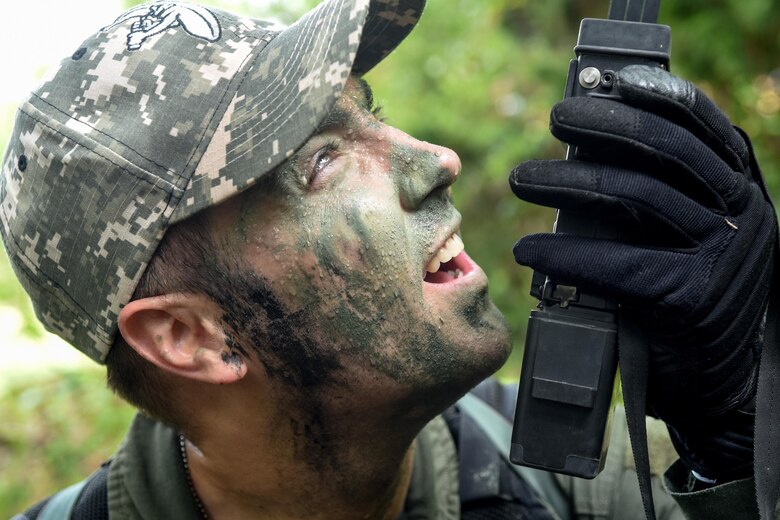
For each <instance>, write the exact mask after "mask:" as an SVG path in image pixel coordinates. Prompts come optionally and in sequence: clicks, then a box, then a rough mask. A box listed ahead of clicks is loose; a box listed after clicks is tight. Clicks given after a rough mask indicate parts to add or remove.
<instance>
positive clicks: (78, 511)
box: [12, 460, 111, 520]
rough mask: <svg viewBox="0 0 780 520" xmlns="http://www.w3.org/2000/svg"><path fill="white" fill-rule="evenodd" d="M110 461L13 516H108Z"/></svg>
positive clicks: (58, 519) (31, 519)
mask: <svg viewBox="0 0 780 520" xmlns="http://www.w3.org/2000/svg"><path fill="white" fill-rule="evenodd" d="M110 465H111V461H110V460H109V461H108V462H104V463H103V464H102V465H101V466H100V468H98V469H97V470H96V471H95V472H94V473H92V475H90V476H89V477H87V478H85V479H84V480H82V481H81V482H77V483H76V484H73V485H72V486H70V487H67V488H65V489H63V490H62V491H59V492H57V493H55V494H53V495H52V496H50V497H49V498H48V499H46V500H44V501H41V502H38V503H37V504H35V505H34V506H32V507H31V508H30V509H28V510H27V511H25V512H24V513H23V514H19V515H16V516H15V517H13V519H12V520H71V519H72V520H106V519H107V518H108V469H109V467H110Z"/></svg>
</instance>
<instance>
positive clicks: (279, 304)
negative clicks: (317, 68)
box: [220, 82, 509, 431]
mask: <svg viewBox="0 0 780 520" xmlns="http://www.w3.org/2000/svg"><path fill="white" fill-rule="evenodd" d="M364 104H365V100H364V99H363V98H362V95H361V89H359V88H357V87H356V86H355V83H354V82H351V83H350V86H349V87H348V89H347V91H346V92H345V95H343V96H342V98H341V99H340V100H339V102H338V103H337V108H336V111H335V112H334V114H332V117H331V118H330V120H329V121H327V122H326V123H325V124H324V125H323V127H322V128H321V132H320V133H318V134H316V135H314V136H313V137H312V138H311V139H310V140H309V141H308V142H307V143H306V144H305V145H304V146H303V148H302V149H301V150H299V151H298V152H297V153H296V154H295V155H294V156H293V157H292V158H291V159H290V160H289V161H288V162H287V163H286V164H285V165H284V166H283V167H282V168H280V169H279V170H278V171H277V172H276V174H275V178H274V180H273V182H268V183H266V184H265V185H263V186H258V187H256V188H253V189H252V190H250V191H249V192H247V193H246V194H245V195H243V197H245V200H244V201H243V202H242V204H241V210H240V211H239V212H238V216H237V218H236V222H235V224H234V225H233V226H232V228H231V229H232V230H233V231H234V234H235V238H234V242H235V244H237V246H236V248H237V250H238V251H239V252H240V254H239V256H240V259H241V260H240V264H241V265H240V266H239V268H238V269H235V270H232V271H231V277H232V278H234V282H235V288H236V291H237V294H234V295H231V296H230V297H229V298H228V297H227V296H225V297H224V298H223V300H224V301H221V302H220V303H221V305H222V306H223V309H225V315H226V322H227V323H228V325H229V327H230V328H231V329H233V332H234V333H235V339H236V341H237V342H239V343H242V344H243V347H244V349H245V350H248V351H255V352H257V354H258V357H259V358H260V359H261V361H262V362H263V364H264V366H265V367H266V370H267V372H268V374H269V376H270V377H271V378H272V379H274V380H275V381H279V383H280V384H281V385H282V386H283V387H285V388H287V391H288V392H289V394H288V395H290V396H297V397H296V398H295V399H296V401H297V402H298V403H304V402H305V403H307V404H306V406H307V407H308V409H309V411H310V417H311V416H315V415H316V416H317V420H316V421H314V423H316V424H318V425H323V424H326V423H327V419H326V418H322V417H320V416H319V415H317V414H318V413H320V412H318V410H322V409H323V403H327V402H330V401H331V400H332V399H333V398H334V396H336V395H338V396H339V399H343V400H344V401H345V402H350V403H356V404H355V407H356V408H359V407H360V406H369V405H371V404H372V403H373V404H375V405H376V406H387V407H388V409H390V411H389V412H388V413H396V414H400V413H404V410H405V409H407V408H408V407H416V408H418V409H420V410H423V409H426V408H428V407H429V408H430V409H434V408H437V410H436V411H435V412H434V413H436V412H438V411H440V409H441V408H443V407H444V406H446V405H447V404H449V403H450V402H452V401H453V400H454V399H455V398H457V396H458V395H461V394H462V393H463V392H465V391H466V390H467V389H468V388H470V387H471V386H473V385H474V384H476V383H477V382H478V381H480V380H481V379H483V378H484V377H486V376H487V375H489V374H490V373H492V372H493V371H495V370H496V369H497V368H499V367H500V366H501V364H502V363H503V361H504V360H505V359H506V356H507V355H508V352H509V338H508V328H507V326H506V323H505V321H504V319H503V317H502V316H501V314H500V312H499V311H498V310H497V309H496V308H495V306H494V305H493V304H492V302H491V301H490V299H489V297H488V295H487V279H486V278H485V275H484V273H483V272H482V270H481V269H480V268H479V267H478V266H477V265H476V264H474V263H473V262H472V261H471V260H470V259H469V258H468V256H467V255H466V254H465V253H462V252H461V249H462V248H459V247H457V246H456V245H452V244H456V243H457V241H458V239H453V238H452V235H453V234H456V233H457V232H458V229H459V226H460V214H459V213H458V212H457V211H456V210H455V208H454V207H453V206H452V203H451V200H450V196H449V189H448V188H449V186H450V185H451V184H452V182H454V180H455V178H456V177H457V175H458V172H459V168H460V163H459V160H458V159H457V156H455V155H454V153H453V152H451V151H450V150H446V149H443V148H440V147H436V146H433V145H430V144H428V143H423V142H420V141H417V140H415V139H413V138H411V137H410V136H408V135H406V134H404V133H403V132H400V131H399V130H397V129H394V128H392V127H389V126H387V125H384V124H383V123H381V122H379V121H377V120H376V119H375V118H374V117H373V115H372V114H371V112H370V110H369V107H367V106H363V105H364ZM445 249H446V250H448V251H449V252H450V253H453V254H455V257H454V258H452V259H450V258H449V257H448V256H447V253H446V252H443V250H445ZM450 256H452V255H451V254H450ZM437 259H441V262H443V263H442V265H443V266H444V269H442V270H440V271H439V272H437V273H435V274H431V275H427V276H426V267H428V268H431V269H432V267H431V264H432V262H433V263H434V264H435V263H436V262H435V261H438V260H437ZM426 280H427V281H426ZM227 300H229V301H227ZM247 343H249V344H247ZM345 406H346V405H345ZM420 413H421V414H424V413H427V412H424V411H421V412H420ZM310 422H311V421H310ZM321 430H322V431H327V425H325V426H322V428H321ZM301 431H303V429H302V430H301Z"/></svg>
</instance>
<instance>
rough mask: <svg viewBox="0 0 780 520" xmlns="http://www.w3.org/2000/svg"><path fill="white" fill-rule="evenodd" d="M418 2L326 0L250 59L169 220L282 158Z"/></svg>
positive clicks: (209, 202)
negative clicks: (251, 60) (241, 79)
mask: <svg viewBox="0 0 780 520" xmlns="http://www.w3.org/2000/svg"><path fill="white" fill-rule="evenodd" d="M424 5H425V0H400V1H397V2H385V1H383V0H372V1H367V0H328V1H326V2H323V3H322V4H320V5H319V6H318V7H317V8H316V9H314V10H312V11H310V12H309V13H307V14H306V15H305V16H304V17H302V18H301V19H300V20H298V21H297V22H296V23H295V24H293V25H291V26H290V27H288V28H287V29H285V30H283V31H281V32H280V33H279V34H278V35H277V36H276V37H275V38H273V39H272V40H271V41H270V42H269V43H268V45H266V46H265V48H263V49H262V50H261V51H260V52H258V53H257V55H256V56H255V57H254V59H253V62H252V63H251V64H250V65H248V71H247V73H246V77H245V78H244V80H243V81H242V83H241V86H240V87H239V88H238V91H237V92H236V95H235V96H234V98H233V101H232V102H231V103H230V105H229V106H228V107H227V109H226V111H225V114H224V115H223V117H222V120H221V122H220V124H219V125H218V126H217V128H216V130H215V134H214V136H213V137H212V139H211V142H210V145H209V147H208V149H207V150H206V152H205V153H204V155H203V157H202V158H201V160H200V162H199V163H198V167H197V168H196V170H195V173H194V174H193V175H192V178H191V180H190V182H189V184H188V186H187V188H186V191H185V193H184V197H183V199H182V201H181V202H180V203H179V205H178V206H177V208H176V210H175V211H174V213H173V216H172V218H171V223H175V222H178V221H181V220H183V219H185V218H187V217H189V216H191V215H193V214H194V213H196V212H198V211H200V210H202V209H204V208H206V207H209V206H213V205H215V204H217V203H219V202H221V201H223V200H225V199H227V198H229V197H231V196H233V195H235V194H236V193H238V192H240V191H242V190H244V189H246V188H248V187H249V186H251V185H252V184H254V183H255V182H256V181H257V180H258V179H260V178H261V177H262V176H263V175H265V174H266V173H268V172H269V171H271V170H273V169H274V168H275V167H276V166H278V165H279V164H281V163H282V162H283V161H284V160H285V159H287V158H288V157H290V156H291V155H292V154H293V153H294V152H295V151H296V150H297V149H298V148H300V147H301V146H302V145H303V144H304V143H305V142H306V140H307V139H308V138H309V137H310V136H311V135H312V133H313V132H314V131H315V129H316V128H317V126H318V124H319V123H320V122H321V121H322V120H323V119H324V117H325V116H326V115H327V114H328V112H330V110H331V109H332V107H333V105H334V103H335V102H336V100H337V99H338V97H339V95H340V93H341V91H342V90H343V89H344V85H345V84H346V82H347V79H348V78H349V75H350V74H351V73H354V74H358V75H360V74H364V73H365V72H367V71H369V70H370V69H371V68H372V67H374V66H375V65H376V64H377V63H379V62H380V61H381V60H382V59H384V58H385V57H386V56H387V55H388V54H389V53H390V52H391V51H392V50H393V49H394V48H395V47H397V46H398V44H399V43H400V42H401V41H402V40H403V39H404V38H405V37H406V36H407V35H408V34H409V33H410V32H411V30H412V29H413V28H414V26H415V25H416V23H417V21H418V20H419V18H420V15H421V14H422V10H423V7H424Z"/></svg>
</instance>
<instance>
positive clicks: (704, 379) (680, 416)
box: [510, 66, 777, 479]
mask: <svg viewBox="0 0 780 520" xmlns="http://www.w3.org/2000/svg"><path fill="white" fill-rule="evenodd" d="M616 88H617V91H618V93H619V95H620V97H621V99H622V102H620V101H615V100H611V99H599V98H591V97H575V98H569V99H566V100H564V101H563V102H561V103H559V104H558V105H556V106H555V107H554V108H553V111H552V116H551V130H552V133H553V134H554V135H555V136H556V137H557V138H559V139H561V140H562V141H565V142H567V143H569V144H571V145H575V146H577V147H578V153H579V154H580V155H579V156H580V157H582V156H584V157H587V158H588V160H587V162H586V161H582V160H577V161H529V162H526V163H523V164H521V165H519V166H518V167H517V168H516V169H515V170H514V171H513V172H512V175H511V177H510V185H511V187H512V190H513V191H514V192H515V194H516V195H517V196H518V197H520V198H522V199H524V200H527V201H529V202H533V203H536V204H541V205H544V206H550V207H555V208H560V209H563V210H567V211H575V212H583V215H584V216H583V218H588V216H587V215H588V214H591V215H592V214H593V213H594V212H599V213H600V214H607V215H609V220H610V222H611V225H613V226H614V228H615V230H616V233H618V234H619V236H620V239H617V240H604V239H597V238H587V237H582V236H575V235H566V234H552V233H545V234H535V235H530V236H527V237H524V238H522V239H521V240H520V241H518V242H517V244H516V245H515V248H514V253H515V259H516V260H517V262H518V263H520V264H523V265H528V266H530V267H532V268H533V269H535V270H537V271H540V272H542V273H545V274H547V275H550V276H551V277H552V278H553V279H555V280H556V281H558V282H560V283H568V284H571V285H576V286H578V287H580V288H581V289H582V290H583V291H585V292H592V293H594V294H599V295H601V296H604V297H607V298H609V299H612V300H614V301H617V302H619V303H620V304H621V305H624V306H628V307H631V308H634V309H637V310H639V311H640V312H641V314H642V315H643V316H644V318H645V323H644V327H643V328H644V330H645V331H646V334H647V335H648V336H649V337H650V338H651V350H650V367H649V383H648V403H647V404H648V410H649V411H650V412H651V413H653V414H654V415H657V416H658V417H660V418H661V419H663V420H664V421H666V422H667V424H668V425H669V426H670V429H671V430H672V437H673V440H674V441H675V444H676V446H677V448H678V451H680V452H681V456H682V457H683V459H684V461H685V462H686V463H688V465H689V467H691V468H692V469H694V470H696V471H698V472H699V473H702V474H704V475H705V476H709V477H710V478H718V479H723V478H735V477H741V476H749V474H750V472H749V467H750V464H751V462H752V436H753V430H752V428H753V426H752V425H753V419H752V415H751V414H750V406H751V400H752V398H753V396H754V394H755V388H756V380H757V365H758V357H759V355H760V350H761V328H762V319H763V316H764V312H765V307H766V302H767V297H768V291H769V285H770V280H771V275H772V266H773V259H772V251H773V246H774V240H775V236H776V231H775V229H776V225H777V224H776V217H775V212H774V209H773V207H772V205H771V202H769V199H768V195H767V194H766V193H765V190H764V189H763V183H762V181H761V180H760V171H759V169H758V165H757V163H756V161H755V158H754V156H753V153H752V149H751V146H750V142H749V140H748V138H747V136H746V135H745V134H744V133H742V132H741V131H740V130H738V129H736V128H734V127H732V126H731V123H730V122H729V120H728V119H727V118H726V116H725V115H724V114H723V113H722V112H721V111H720V110H719V109H718V108H717V107H716V106H715V105H714V104H713V103H712V102H711V101H710V100H709V99H708V98H707V97H706V96H704V95H703V94H702V93H701V92H700V91H699V90H698V89H696V88H695V87H694V86H692V85H691V84H690V83H688V82H687V81H684V80H681V79H679V78H676V77H674V76H672V75H671V74H669V73H667V72H665V71H663V70H661V69H657V68H650V67H644V66H631V67H627V68H625V69H623V70H622V71H620V72H619V73H618V74H617V77H616Z"/></svg>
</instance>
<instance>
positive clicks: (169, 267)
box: [106, 212, 224, 429]
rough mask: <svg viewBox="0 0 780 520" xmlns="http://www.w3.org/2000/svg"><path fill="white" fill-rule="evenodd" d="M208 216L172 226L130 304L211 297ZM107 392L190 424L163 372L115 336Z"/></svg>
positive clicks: (214, 253)
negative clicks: (172, 295) (155, 298)
mask: <svg viewBox="0 0 780 520" xmlns="http://www.w3.org/2000/svg"><path fill="white" fill-rule="evenodd" d="M206 214H207V212H202V213H199V214H197V215H195V216H193V217H191V218H189V219H187V220H184V221H183V222H180V223H178V224H176V225H174V226H172V227H171V228H170V229H168V231H167V232H166V234H165V236H164V237H163V239H162V241H161V242H160V244H159V246H158V248H157V250H156V251H155V254H154V256H153V257H152V259H151V260H150V262H149V265H148V266H147V268H146V271H145V272H144V274H143V275H142V276H141V279H140V280H139V282H138V285H137V286H136V289H135V292H134V293H133V296H132V298H131V301H133V300H139V299H142V298H149V297H152V296H160V295H163V294H169V293H172V292H185V293H200V294H210V293H213V290H209V289H211V287H207V286H213V285H214V284H215V283H218V279H219V278H220V274H219V270H220V261H219V257H220V256H221V255H222V254H224V253H222V252H221V251H220V248H218V247H215V245H216V244H215V243H214V240H213V239H212V236H211V233H210V232H209V226H208V218H207V216H206ZM106 369H107V370H106V378H107V383H108V387H109V388H111V390H113V391H114V392H115V393H116V394H117V395H119V396H120V397H121V398H123V399H124V400H126V401H127V402H129V403H130V404H132V405H133V406H135V407H136V408H138V409H139V410H140V411H142V412H143V413H145V414H146V415H149V416H150V417H152V418H154V419H157V420H159V421H161V422H164V423H166V424H169V425H171V426H174V427H176V428H179V429H182V427H183V426H184V424H185V422H186V420H185V418H184V417H183V416H182V414H181V413H180V411H179V410H177V409H176V407H174V406H173V403H172V402H171V399H170V398H169V397H168V395H169V394H170V391H169V379H170V375H168V374H167V373H166V372H165V371H164V370H163V369H161V368H159V367H158V366H157V365H155V364H154V363H152V362H150V361H148V360H147V359H146V358H144V357H143V356H141V355H140V354H139V353H138V352H136V350H135V349H134V348H133V347H131V346H130V345H128V344H127V341H126V340H125V339H124V338H123V337H122V334H121V333H120V332H118V331H117V334H116V337H115V339H114V343H113V346H112V347H111V349H110V350H109V352H108V356H107V357H106Z"/></svg>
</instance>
